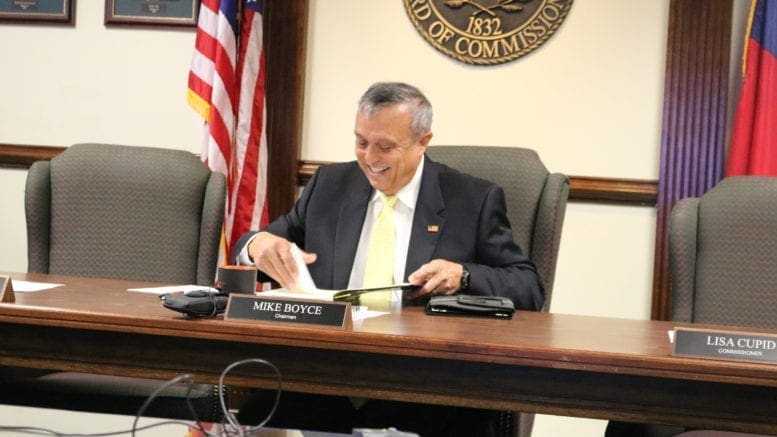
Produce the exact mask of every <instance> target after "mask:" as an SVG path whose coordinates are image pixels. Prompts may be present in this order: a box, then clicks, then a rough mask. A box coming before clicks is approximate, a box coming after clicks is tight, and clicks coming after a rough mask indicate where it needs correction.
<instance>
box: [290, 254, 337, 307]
mask: <svg viewBox="0 0 777 437" xmlns="http://www.w3.org/2000/svg"><path fill="white" fill-rule="evenodd" d="M291 256H292V257H293V258H294V265H295V266H296V267H297V285H296V288H295V290H294V291H305V292H313V291H314V290H318V287H316V283H315V282H313V277H312V276H310V270H308V265H307V264H305V261H303V260H302V251H301V250H300V249H299V247H297V245H296V244H292V245H291ZM330 300H331V299H330Z"/></svg>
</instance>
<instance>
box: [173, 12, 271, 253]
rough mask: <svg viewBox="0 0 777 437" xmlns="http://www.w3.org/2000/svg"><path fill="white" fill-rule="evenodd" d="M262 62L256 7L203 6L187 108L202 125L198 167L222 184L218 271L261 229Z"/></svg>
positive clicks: (264, 147)
mask: <svg viewBox="0 0 777 437" xmlns="http://www.w3.org/2000/svg"><path fill="white" fill-rule="evenodd" d="M241 3H242V4H241ZM264 59H265V55H264V47H263V39H262V3H261V2H260V1H258V0H202V4H201V6H200V15H199V20H198V23H197V38H196V41H195V49H194V56H193V57H192V65H191V70H190V71H189V91H188V100H189V105H190V106H191V107H192V108H194V109H195V110H196V111H197V112H198V113H199V114H200V115H202V117H203V118H204V119H205V132H204V139H203V148H202V159H203V161H205V163H206V164H208V166H209V167H210V168H211V169H212V170H213V171H217V172H220V173H223V174H224V175H225V176H226V177H227V205H226V217H224V244H223V245H222V249H223V250H224V251H223V252H222V257H221V262H222V263H223V262H224V260H225V259H226V256H227V255H228V254H229V253H231V250H232V247H233V245H234V244H235V242H236V241H237V239H238V238H239V237H240V235H241V234H243V233H244V232H246V231H248V230H249V229H258V228H259V227H261V226H264V225H266V224H267V221H268V213H267V202H266V200H267V136H266V134H265V124H266V120H267V116H266V111H265V64H264Z"/></svg>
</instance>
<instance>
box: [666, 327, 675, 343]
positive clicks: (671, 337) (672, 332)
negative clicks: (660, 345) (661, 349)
mask: <svg viewBox="0 0 777 437" xmlns="http://www.w3.org/2000/svg"><path fill="white" fill-rule="evenodd" d="M666 334H667V335H669V343H674V329H670V330H669V331H666Z"/></svg>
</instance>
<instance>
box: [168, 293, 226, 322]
mask: <svg viewBox="0 0 777 437" xmlns="http://www.w3.org/2000/svg"><path fill="white" fill-rule="evenodd" d="M160 298H161V299H162V306H164V307H165V308H167V309H169V310H173V311H177V312H179V313H182V314H184V315H185V316H186V317H188V318H192V319H199V318H202V317H213V316H216V315H218V314H221V313H223V312H224V310H225V309H226V308H227V300H228V299H229V294H227V293H222V292H221V290H219V291H218V292H213V291H209V290H194V291H190V292H188V293H184V294H163V295H161V296H160Z"/></svg>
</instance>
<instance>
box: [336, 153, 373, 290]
mask: <svg viewBox="0 0 777 437" xmlns="http://www.w3.org/2000/svg"><path fill="white" fill-rule="evenodd" d="M356 171H358V172H361V170H360V169H359V168H358V167H356ZM357 180H358V182H357V183H355V184H354V185H355V187H354V189H353V190H350V193H349V194H346V196H347V198H346V200H345V201H344V202H343V205H342V207H341V208H340V215H339V220H338V221H337V231H336V233H335V249H334V262H333V265H332V269H333V279H334V281H333V284H332V285H333V288H334V289H335V290H339V289H344V288H346V287H348V279H349V278H350V276H351V269H352V268H353V260H354V258H355V257H356V247H357V246H358V244H359V236H360V235H361V231H362V225H363V224H364V217H365V215H366V214H367V204H368V203H369V200H370V196H371V195H372V187H371V186H370V184H369V182H367V179H366V178H365V177H364V176H363V175H362V177H361V178H358V177H357Z"/></svg>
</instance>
